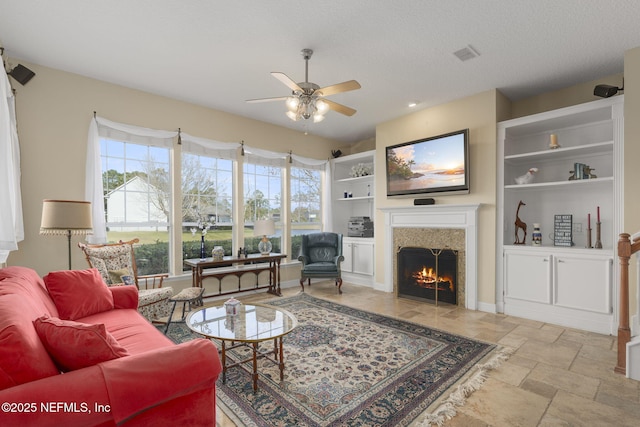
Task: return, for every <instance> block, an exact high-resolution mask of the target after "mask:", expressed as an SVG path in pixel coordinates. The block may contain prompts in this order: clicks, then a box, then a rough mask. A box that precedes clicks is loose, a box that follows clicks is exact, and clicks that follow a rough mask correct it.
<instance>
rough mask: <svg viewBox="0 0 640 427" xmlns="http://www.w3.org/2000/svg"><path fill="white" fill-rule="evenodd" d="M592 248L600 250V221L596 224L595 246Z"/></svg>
mask: <svg viewBox="0 0 640 427" xmlns="http://www.w3.org/2000/svg"><path fill="white" fill-rule="evenodd" d="M593 247H594V248H596V249H602V242H601V241H600V221H598V222H596V244H595V245H594V246H593Z"/></svg>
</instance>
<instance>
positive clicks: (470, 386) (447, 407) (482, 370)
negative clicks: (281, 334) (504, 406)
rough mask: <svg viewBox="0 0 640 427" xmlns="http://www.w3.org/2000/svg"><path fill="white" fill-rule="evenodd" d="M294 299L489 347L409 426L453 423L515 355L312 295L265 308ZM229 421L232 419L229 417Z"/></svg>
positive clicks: (297, 296)
mask: <svg viewBox="0 0 640 427" xmlns="http://www.w3.org/2000/svg"><path fill="white" fill-rule="evenodd" d="M294 298H302V299H304V298H306V299H310V300H315V301H322V302H324V303H329V304H337V305H340V306H343V307H347V308H350V309H353V310H356V311H359V312H363V313H367V314H373V315H376V316H381V317H384V318H388V319H392V320H396V321H399V322H402V323H407V324H410V325H413V326H418V327H426V328H428V329H430V330H433V331H437V332H438V333H444V334H447V335H454V336H458V337H463V338H466V339H470V340H474V341H478V342H481V343H483V344H486V345H488V346H491V347H493V348H492V349H491V350H490V351H489V352H488V353H487V354H486V355H485V356H484V357H483V359H482V360H481V361H480V362H479V363H477V364H476V365H475V366H474V367H472V368H470V369H469V371H468V372H467V373H466V374H465V375H463V376H462V377H461V378H460V379H459V380H458V381H456V383H454V384H452V385H451V386H449V387H448V390H451V389H453V391H452V392H451V393H450V394H449V395H446V393H443V395H442V396H440V397H439V398H438V399H436V400H435V401H434V402H433V403H432V404H431V405H430V406H429V407H428V408H427V409H426V410H425V411H423V412H422V413H421V414H420V415H419V416H418V417H416V419H415V420H413V422H412V425H413V426H415V427H430V426H433V425H436V426H439V427H440V426H442V425H444V423H445V421H447V420H450V419H452V418H453V417H454V416H456V415H457V414H458V408H460V407H462V406H464V404H465V403H466V401H467V398H468V397H469V396H470V395H471V394H472V393H473V392H474V391H478V390H480V388H481V387H482V385H483V384H484V382H485V381H486V380H487V378H488V376H489V372H490V371H493V370H495V369H497V368H499V367H500V366H501V365H502V364H503V363H504V362H506V361H507V360H508V359H509V357H510V356H511V355H512V354H513V352H514V351H515V349H512V348H509V347H503V346H500V345H497V344H492V343H489V342H486V341H483V340H479V339H476V338H471V337H467V336H464V335H460V334H455V333H452V332H446V331H442V330H440V329H438V328H433V327H431V326H426V325H423V324H419V323H415V322H411V321H409V320H403V319H399V318H394V317H391V316H386V315H384V314H379V313H374V312H371V311H368V310H363V309H360V308H353V307H349V306H346V305H344V304H340V303H338V302H335V301H331V300H326V299H323V298H318V297H314V296H312V295H308V294H305V293H302V292H300V293H299V294H297V295H292V296H290V297H287V298H278V297H276V298H272V299H269V300H266V301H264V302H263V303H264V304H272V303H274V302H275V303H276V304H272V305H277V303H278V302H280V301H282V302H283V303H284V301H285V300H287V301H288V300H290V299H294ZM225 414H226V415H227V416H229V414H228V412H225ZM229 418H232V417H229ZM236 420H237V421H238V422H239V420H238V419H237V418H236ZM237 421H235V420H234V422H235V423H236V425H241V424H238V422H237Z"/></svg>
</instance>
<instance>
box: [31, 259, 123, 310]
mask: <svg viewBox="0 0 640 427" xmlns="http://www.w3.org/2000/svg"><path fill="white" fill-rule="evenodd" d="M44 283H45V285H46V286H47V289H48V290H49V295H51V298H52V299H53V302H54V304H55V305H56V308H57V309H58V314H59V316H60V318H61V319H65V320H76V319H79V318H81V317H86V316H89V315H91V314H95V313H100V312H103V311H107V310H113V307H114V305H113V294H112V293H111V291H110V290H109V288H108V287H107V285H106V284H105V283H104V282H103V281H102V277H101V276H100V273H99V272H98V270H97V269H95V268H90V269H88V270H63V271H52V272H51V273H49V274H47V275H46V276H44Z"/></svg>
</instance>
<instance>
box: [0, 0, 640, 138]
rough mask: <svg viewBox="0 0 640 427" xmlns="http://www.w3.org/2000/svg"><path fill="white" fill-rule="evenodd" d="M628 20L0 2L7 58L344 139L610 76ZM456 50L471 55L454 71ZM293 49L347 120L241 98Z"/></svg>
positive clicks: (542, 3) (471, 8) (565, 12)
mask: <svg viewBox="0 0 640 427" xmlns="http://www.w3.org/2000/svg"><path fill="white" fill-rule="evenodd" d="M638 22H640V1H635V0H606V1H604V0H529V1H525V0H503V1H501V0H477V1H471V0H447V1H442V0H403V1H398V0H377V1H372V0H349V1H345V0H315V1H304V0H280V1H264V0H245V1H228V0H227V1H218V0H190V1H176V0H135V1H131V0H101V1H87V0H57V1H50V0H20V1H16V0H0V42H1V43H2V44H3V45H4V47H5V49H6V53H5V55H6V56H9V57H10V58H17V59H22V60H24V61H28V62H31V63H35V64H40V65H44V66H47V67H52V68H57V69H60V70H65V71H69V72H72V73H77V74H81V75H84V76H89V77H93V78H96V79H99V80H104V81H108V82H112V83H116V84H119V85H123V86H127V87H131V88H136V89H140V90H143V91H147V92H151V93H155V94H159V95H163V96H167V97H171V98H175V99H179V100H183V101H187V102H191V103H194V104H198V105H202V106H206V107H211V108H215V109H219V110H223V111H227V112H230V113H234V114H238V115H241V116H245V117H249V118H253V119H257V120H262V121H265V122H269V123H274V124H277V125H281V126H287V127H290V128H293V129H297V130H301V131H307V132H309V133H311V134H316V135H321V136H324V137H327V138H332V139H336V140H339V141H343V142H346V143H352V142H356V141H360V140H364V139H368V138H371V137H373V136H374V135H375V125H376V124H378V123H382V122H385V121H387V120H391V119H394V118H396V117H399V116H403V115H405V114H408V113H409V112H410V111H412V110H410V109H409V108H408V107H407V104H408V103H409V102H411V101H415V102H418V103H419V104H418V105H417V107H415V108H416V109H421V108H426V107H430V106H434V105H438V104H442V103H445V102H448V101H451V100H454V99H459V98H463V97H465V96H469V95H472V94H475V93H479V92H482V91H486V90H489V89H493V88H497V89H499V90H500V91H502V93H504V94H505V95H506V96H507V97H508V98H510V99H511V100H518V99H521V98H525V97H529V96H533V95H537V94H540V93H544V92H548V91H551V90H555V89H559V88H562V87H566V86H570V85H573V84H576V83H580V82H585V81H590V80H594V79H597V78H600V77H603V76H608V75H611V74H615V73H620V72H622V71H623V57H624V51H625V50H628V49H630V48H634V47H638V46H640V30H639V29H638ZM467 46H472V47H473V48H474V49H475V50H476V51H477V52H478V53H479V54H480V56H478V57H476V58H473V59H471V60H468V61H465V62H462V61H460V60H459V59H458V58H457V57H456V56H455V55H454V54H453V52H455V51H457V50H459V49H462V48H464V47H467ZM303 48H311V49H313V50H314V55H313V57H312V58H311V60H310V62H309V80H310V81H311V82H314V83H316V84H318V85H320V86H327V85H331V84H335V83H339V82H343V81H345V80H351V79H355V80H357V81H358V82H360V84H361V85H362V89H360V90H357V91H353V92H347V93H342V94H337V95H334V96H331V97H330V98H329V99H331V100H333V101H336V102H339V103H342V104H345V105H347V106H350V107H352V108H355V109H356V110H358V112H357V113H356V114H355V115H354V116H352V117H346V116H343V115H341V114H338V113H336V112H329V113H328V114H327V116H326V120H324V121H323V122H321V123H318V124H313V123H310V121H304V122H292V121H291V120H289V119H288V118H287V117H286V116H285V115H284V112H285V107H284V103H282V102H270V103H259V104H248V103H246V102H245V101H246V100H247V99H251V98H263V97H275V96H285V95H287V94H289V90H288V89H287V87H286V86H284V85H283V84H282V83H280V82H279V81H277V80H276V79H275V78H273V77H272V76H271V75H270V74H269V73H270V72H271V71H281V72H284V73H285V74H287V75H288V76H289V77H291V78H292V79H293V80H295V81H297V82H301V81H304V61H303V60H302V56H301V55H300V50H301V49H303ZM14 65H15V64H14ZM36 78H37V77H36ZM611 83H612V84H616V83H618V82H611Z"/></svg>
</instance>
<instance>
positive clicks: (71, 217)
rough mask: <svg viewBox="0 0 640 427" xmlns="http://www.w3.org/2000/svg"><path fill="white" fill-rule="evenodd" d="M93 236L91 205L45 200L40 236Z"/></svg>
mask: <svg viewBox="0 0 640 427" xmlns="http://www.w3.org/2000/svg"><path fill="white" fill-rule="evenodd" d="M70 233H71V234H92V233H93V221H92V219H91V203H90V202H83V201H73V200H49V199H46V200H43V201H42V221H41V223H40V234H70Z"/></svg>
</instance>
